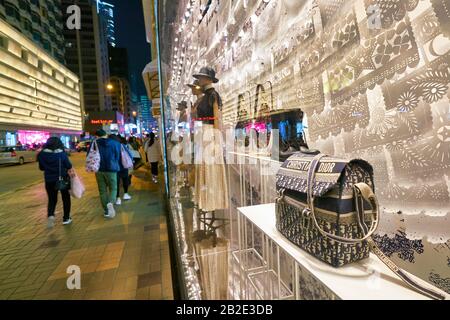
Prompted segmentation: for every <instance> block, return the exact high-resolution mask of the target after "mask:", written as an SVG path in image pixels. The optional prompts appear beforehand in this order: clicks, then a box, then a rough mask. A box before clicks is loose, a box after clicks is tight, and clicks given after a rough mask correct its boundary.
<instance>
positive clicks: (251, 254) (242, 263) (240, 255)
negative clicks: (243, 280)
mask: <svg viewBox="0 0 450 320" xmlns="http://www.w3.org/2000/svg"><path fill="white" fill-rule="evenodd" d="M232 256H233V259H234V261H235V262H236V263H237V264H238V266H239V268H241V269H242V271H244V272H246V273H251V272H258V271H260V270H263V269H264V268H265V267H266V264H267V263H266V261H264V258H263V257H262V256H261V255H260V254H259V253H258V251H256V249H254V248H250V249H246V250H236V251H233V252H232Z"/></svg>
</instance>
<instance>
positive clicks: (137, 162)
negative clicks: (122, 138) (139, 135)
mask: <svg viewBox="0 0 450 320" xmlns="http://www.w3.org/2000/svg"><path fill="white" fill-rule="evenodd" d="M140 147H141V146H140V145H139V143H138V141H137V139H136V137H130V138H128V148H129V150H130V151H131V154H132V155H133V163H134V169H135V170H136V169H138V168H139V167H140V166H142V157H141V154H140V153H139V148H140Z"/></svg>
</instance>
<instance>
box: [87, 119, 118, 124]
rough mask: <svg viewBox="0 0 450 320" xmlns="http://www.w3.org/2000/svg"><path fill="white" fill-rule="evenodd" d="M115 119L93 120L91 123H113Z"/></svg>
mask: <svg viewBox="0 0 450 320" xmlns="http://www.w3.org/2000/svg"><path fill="white" fill-rule="evenodd" d="M113 122H114V121H113V120H91V124H112V123H113Z"/></svg>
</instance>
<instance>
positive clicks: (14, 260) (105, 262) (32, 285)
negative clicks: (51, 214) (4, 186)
mask: <svg viewBox="0 0 450 320" xmlns="http://www.w3.org/2000/svg"><path fill="white" fill-rule="evenodd" d="M83 156H84V154H81V155H80V154H77V155H74V156H73V157H72V159H71V160H72V162H73V163H74V165H75V167H76V168H77V172H78V174H80V176H81V177H82V179H83V181H84V183H85V185H86V187H87V192H86V194H85V195H84V197H83V199H81V200H76V199H72V218H73V220H74V222H73V224H72V225H70V226H63V225H62V212H61V210H62V204H61V199H60V198H59V202H58V207H57V211H56V225H55V227H54V228H53V229H50V230H49V229H47V227H46V221H47V217H46V215H47V214H46V211H47V209H46V207H47V199H46V194H45V190H44V186H43V183H40V184H38V185H34V186H31V187H28V188H24V189H23V190H20V191H18V192H17V193H15V194H8V195H6V196H4V197H1V198H0V300H1V299H144V300H145V299H173V293H172V280H171V269H170V258H169V246H168V235H167V225H166V218H165V213H164V211H163V204H162V203H163V202H162V199H161V198H160V193H159V188H160V186H155V185H153V184H150V183H149V182H148V181H149V180H150V178H149V176H148V171H147V170H146V169H144V168H141V169H140V170H138V171H137V172H135V173H134V176H133V181H132V187H131V189H130V194H131V195H132V197H133V199H132V200H131V201H128V202H123V203H122V206H120V207H117V216H116V218H115V219H114V220H106V219H104V218H103V212H102V209H101V205H100V200H99V197H98V191H97V185H96V183H95V177H94V175H92V174H88V173H86V172H85V171H84V168H83V164H84V162H83V158H82V157H83ZM70 265H77V266H79V267H80V269H81V290H69V289H67V285H66V282H67V278H68V277H69V276H70V274H67V273H66V270H67V267H68V266H70Z"/></svg>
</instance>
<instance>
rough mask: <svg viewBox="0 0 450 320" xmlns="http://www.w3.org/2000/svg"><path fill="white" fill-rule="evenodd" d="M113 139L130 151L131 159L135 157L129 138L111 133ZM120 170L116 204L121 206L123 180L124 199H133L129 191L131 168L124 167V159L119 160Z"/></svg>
mask: <svg viewBox="0 0 450 320" xmlns="http://www.w3.org/2000/svg"><path fill="white" fill-rule="evenodd" d="M110 138H111V139H113V140H116V141H117V142H119V143H120V144H121V145H122V147H123V149H124V150H125V151H126V152H127V153H128V155H129V157H130V159H133V155H132V154H131V152H130V150H129V149H128V145H127V140H126V139H125V138H124V137H121V136H119V135H111V136H110ZM119 166H120V171H119V172H117V199H116V205H117V206H120V205H121V204H122V199H121V198H120V182H122V188H123V192H124V194H123V200H125V201H127V200H131V196H130V194H129V193H128V188H129V186H130V175H129V169H128V168H124V166H123V164H122V161H120V162H119Z"/></svg>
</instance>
